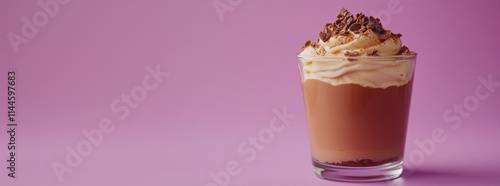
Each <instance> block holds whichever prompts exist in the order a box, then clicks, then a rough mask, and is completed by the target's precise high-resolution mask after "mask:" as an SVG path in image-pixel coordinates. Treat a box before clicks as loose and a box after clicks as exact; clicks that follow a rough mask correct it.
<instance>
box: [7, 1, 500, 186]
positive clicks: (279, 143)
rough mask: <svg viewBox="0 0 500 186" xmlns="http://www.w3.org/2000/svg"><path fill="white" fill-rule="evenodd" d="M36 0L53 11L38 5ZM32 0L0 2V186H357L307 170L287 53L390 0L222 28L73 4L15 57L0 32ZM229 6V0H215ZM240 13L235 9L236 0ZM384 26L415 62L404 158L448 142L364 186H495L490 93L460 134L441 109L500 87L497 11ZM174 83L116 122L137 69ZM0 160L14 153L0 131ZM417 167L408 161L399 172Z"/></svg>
mask: <svg viewBox="0 0 500 186" xmlns="http://www.w3.org/2000/svg"><path fill="white" fill-rule="evenodd" d="M40 1H42V2H46V1H47V0H40ZM38 2H39V1H38V0H29V1H22V2H19V1H5V0H4V1H1V2H0V22H1V23H2V27H0V36H1V37H0V51H1V52H0V62H1V70H0V73H1V74H2V75H0V77H2V79H0V82H1V83H0V100H2V101H1V106H0V124H1V126H0V129H1V130H2V131H4V130H7V128H6V126H5V125H4V124H5V121H6V114H3V113H6V106H5V104H6V101H5V100H6V98H5V97H6V80H5V79H6V72H7V70H10V69H15V70H17V72H18V86H17V90H18V118H17V119H18V120H19V125H20V126H19V127H18V151H17V152H18V157H17V158H18V164H17V166H18V167H17V168H18V170H17V178H16V179H11V178H9V177H7V176H6V175H7V170H6V169H5V168H2V169H4V171H0V173H2V175H0V185H15V186H17V185H71V186H79V185H82V186H83V185H121V186H126V185H205V184H206V183H208V182H211V181H212V179H211V177H210V175H209V172H210V171H222V170H224V169H225V166H226V163H227V162H229V161H231V160H235V161H237V162H239V163H240V167H241V170H242V171H241V172H240V173H239V174H238V175H235V176H232V177H231V180H230V185H243V186H246V185H358V184H349V183H337V182H328V181H323V180H320V179H318V178H316V177H315V176H314V174H313V173H312V172H311V165H310V160H309V157H310V155H309V145H308V141H307V140H308V138H307V132H306V125H305V115H304V109H303V103H302V95H301V90H300V83H299V76H298V71H297V69H296V68H297V67H296V59H295V55H296V53H297V52H298V51H299V50H300V47H301V46H302V44H303V43H304V42H305V41H306V40H309V39H316V38H317V33H318V32H319V31H320V30H321V29H322V27H323V25H324V24H325V23H326V22H331V21H333V19H334V18H335V15H336V14H337V12H338V10H339V9H340V8H341V7H343V6H345V7H347V8H348V9H349V10H351V11H352V12H365V13H367V14H370V15H373V14H372V12H380V11H387V10H388V7H389V6H388V3H389V2H390V1H389V0H373V1H360V0H355V1H347V0H345V1H335V2H333V1H326V0H324V1H263V0H259V1H250V0H243V2H242V3H241V4H239V5H236V6H234V7H233V11H229V12H226V13H224V19H223V20H220V18H219V17H218V15H217V13H216V11H215V9H214V7H213V5H212V2H213V1H212V0H210V1H180V0H178V1H160V0H144V1H111V0H103V1H70V2H69V3H68V4H65V5H61V6H60V7H59V8H60V9H59V12H58V13H57V15H55V16H54V17H51V18H50V19H49V22H48V23H47V25H46V26H44V27H42V28H40V29H39V30H38V33H37V35H36V36H34V37H33V38H31V39H29V42H28V43H27V44H21V45H20V47H19V53H17V54H16V53H15V52H14V50H13V48H12V46H11V45H10V42H9V40H8V39H7V34H8V33H9V32H14V33H16V34H20V32H21V31H20V29H21V27H22V24H23V22H22V21H21V18H22V17H24V16H26V17H28V18H31V16H33V14H34V13H35V12H37V11H40V10H41V8H40V7H39V6H38ZM220 2H223V3H225V4H229V3H227V1H226V0H220ZM236 2H237V1H236ZM397 2H400V7H401V8H402V11H401V12H399V13H398V14H392V15H391V20H390V21H387V19H386V18H385V19H384V20H385V24H386V28H388V29H391V30H393V31H395V32H399V33H402V34H403V42H404V43H405V45H407V46H409V47H410V48H411V49H412V50H414V51H417V52H418V53H419V56H418V61H417V62H418V65H417V70H416V77H415V78H416V79H415V84H414V94H413V101H412V108H411V118H410V121H409V122H410V123H409V124H410V127H409V134H408V140H407V149H406V154H407V160H408V155H410V154H411V153H412V152H417V151H420V152H421V150H419V147H418V146H417V145H416V144H415V143H414V140H424V139H429V138H430V137H431V132H432V131H433V130H434V129H435V128H442V129H443V130H444V131H445V133H446V135H447V140H446V141H445V142H444V143H442V144H437V145H436V147H435V150H434V152H432V153H431V154H430V155H428V156H427V155H426V156H425V157H424V158H425V159H423V163H422V164H421V165H419V166H417V167H416V168H415V171H414V172H413V174H411V175H409V174H405V175H404V176H403V178H399V179H397V180H394V181H391V182H382V183H373V185H472V184H477V185H500V159H499V158H498V157H500V149H499V147H498V143H497V142H498V141H499V140H500V136H499V135H498V133H499V132H500V115H499V111H500V87H496V91H494V92H492V93H491V95H490V97H489V98H488V99H487V100H485V101H481V102H480V103H479V107H478V109H477V110H476V111H474V112H472V113H471V115H470V117H468V118H465V119H463V121H462V125H461V126H460V128H458V129H457V130H453V129H451V125H452V123H449V122H446V121H445V120H444V119H443V113H445V111H446V110H448V109H451V108H453V105H454V104H461V103H462V102H463V100H464V99H465V98H467V97H468V96H472V95H474V91H475V88H476V87H477V86H478V85H480V82H479V81H478V77H480V76H482V77H487V76H488V75H490V74H491V75H492V77H493V80H494V81H497V82H498V81H500V71H499V70H500V65H498V64H500V63H499V62H500V61H499V59H498V48H499V47H498V43H500V37H499V36H498V33H500V25H499V24H498V20H497V19H498V17H500V12H499V11H498V7H499V6H500V3H499V2H498V1H493V0H491V1H489V0H483V1H431V0H425V1H424V0H422V1H411V0H399V1H397ZM157 64H159V65H160V67H161V69H162V71H167V72H169V73H170V75H169V76H168V77H166V78H165V79H164V81H163V82H162V83H160V84H159V85H158V87H157V88H156V89H154V90H152V91H149V92H148V93H147V98H146V99H145V100H144V101H142V102H140V103H139V105H138V107H137V108H135V109H132V110H131V112H130V115H129V116H128V117H127V118H125V119H124V120H123V121H122V120H120V119H118V116H119V114H116V113H113V112H112V111H111V110H110V105H111V103H112V101H113V100H115V99H118V98H120V95H121V94H124V93H130V91H131V90H132V88H133V87H135V86H138V85H141V81H142V78H143V77H144V76H145V75H147V74H148V72H147V71H146V70H145V68H146V66H148V65H149V66H151V67H155V66H156V65H157ZM284 107H286V108H287V112H288V113H290V114H294V115H295V116H296V117H295V118H293V119H291V120H290V124H289V125H287V126H286V129H285V130H284V131H283V132H281V133H276V134H275V135H274V140H272V142H271V143H269V144H266V146H265V149H264V150H262V151H259V152H258V153H257V156H256V157H255V159H254V160H252V161H251V162H247V161H246V160H245V159H246V158H247V157H248V155H241V154H239V153H238V151H237V147H238V145H239V144H240V143H242V142H244V141H246V139H247V137H248V136H255V135H257V134H258V132H259V131H260V130H261V129H263V128H265V127H267V126H268V125H269V121H270V119H272V118H273V117H275V115H274V114H273V111H272V110H273V109H274V108H276V109H278V110H282V109H283V108H284ZM104 117H109V118H110V119H111V120H112V121H113V124H114V125H115V126H116V128H115V130H114V132H112V133H110V134H106V135H105V136H104V139H103V142H102V144H100V145H99V146H96V147H94V148H93V151H92V153H91V154H90V155H89V156H86V157H84V158H83V161H82V163H81V164H80V165H79V166H77V167H75V168H74V170H73V172H71V173H67V174H64V175H63V178H64V181H63V182H59V181H58V179H57V177H56V176H55V173H54V171H53V170H52V167H51V163H52V162H53V161H58V162H61V163H63V162H64V158H65V156H66V150H65V147H66V146H67V145H69V146H71V147H73V148H74V147H75V146H76V144H77V143H79V142H80V141H81V140H83V139H85V137H84V136H83V134H82V130H84V129H86V130H90V129H93V128H97V127H98V123H99V121H100V120H101V119H102V118H104ZM0 134H1V135H0V144H2V146H0V158H1V159H0V162H4V163H2V164H1V167H6V166H7V164H6V162H5V160H6V159H7V158H8V157H7V155H8V152H7V149H6V146H7V145H6V144H7V143H8V142H7V140H8V138H7V136H6V133H5V132H1V133H0ZM409 161H411V160H408V161H407V162H409Z"/></svg>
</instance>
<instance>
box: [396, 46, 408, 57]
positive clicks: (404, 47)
mask: <svg viewBox="0 0 500 186" xmlns="http://www.w3.org/2000/svg"><path fill="white" fill-rule="evenodd" d="M401 54H411V51H410V49H409V48H408V47H406V46H403V47H401V48H400V49H399V51H398V55H401Z"/></svg>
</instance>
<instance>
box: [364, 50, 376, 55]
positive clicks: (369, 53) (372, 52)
mask: <svg viewBox="0 0 500 186" xmlns="http://www.w3.org/2000/svg"><path fill="white" fill-rule="evenodd" d="M377 52H378V50H373V51H371V52H368V53H367V54H366V55H367V56H378V54H377Z"/></svg>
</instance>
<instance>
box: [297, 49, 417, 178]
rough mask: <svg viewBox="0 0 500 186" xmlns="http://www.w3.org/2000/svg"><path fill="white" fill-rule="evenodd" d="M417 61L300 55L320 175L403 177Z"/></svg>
mask: <svg viewBox="0 0 500 186" xmlns="http://www.w3.org/2000/svg"><path fill="white" fill-rule="evenodd" d="M416 57H417V54H415V53H413V54H409V55H398V56H364V57H325V56H309V57H307V56H299V57H298V59H299V60H298V61H299V69H300V75H301V80H302V90H303V95H304V103H305V109H306V115H307V123H308V124H307V125H308V131H309V139H310V146H311V154H312V162H313V170H314V173H316V175H317V176H318V177H320V178H322V179H326V180H335V181H352V182H369V181H383V180H390V179H394V178H397V177H399V176H400V175H401V173H402V172H403V166H402V163H403V155H404V147H405V140H406V130H407V124H408V115H409V109H410V101H411V93H412V84H413V74H414V68H415V62H416Z"/></svg>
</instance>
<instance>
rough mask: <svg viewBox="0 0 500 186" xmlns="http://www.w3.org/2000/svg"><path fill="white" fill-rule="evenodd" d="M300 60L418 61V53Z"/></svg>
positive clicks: (308, 57) (320, 57) (305, 56)
mask: <svg viewBox="0 0 500 186" xmlns="http://www.w3.org/2000/svg"><path fill="white" fill-rule="evenodd" d="M297 58H298V59H335V60H367V59H373V60H383V59H387V60H391V59H399V60H402V59H416V58H417V53H416V52H411V53H410V54H404V55H390V56H353V57H347V56H315V55H297Z"/></svg>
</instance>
